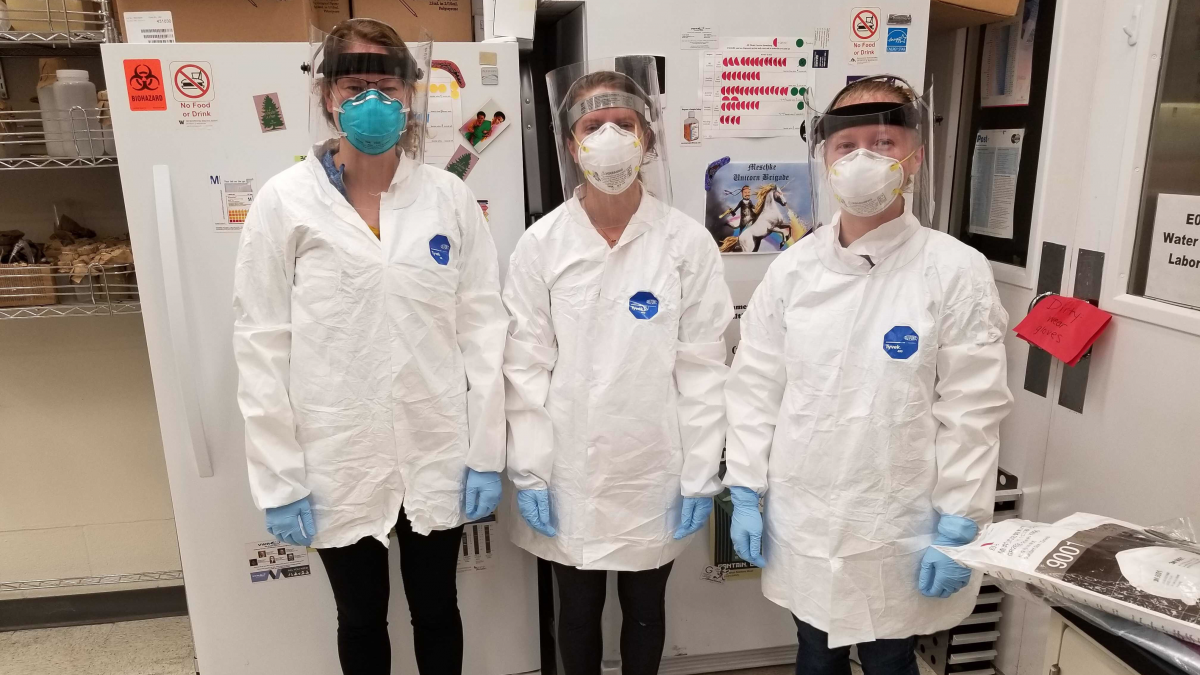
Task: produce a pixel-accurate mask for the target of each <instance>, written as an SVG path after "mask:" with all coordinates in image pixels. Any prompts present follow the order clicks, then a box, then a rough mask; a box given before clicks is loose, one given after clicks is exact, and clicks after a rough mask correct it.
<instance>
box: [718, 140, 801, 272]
mask: <svg viewBox="0 0 1200 675" xmlns="http://www.w3.org/2000/svg"><path fill="white" fill-rule="evenodd" d="M808 181H809V177H808V164H807V163H804V162H730V161H729V160H728V159H725V160H724V161H717V162H713V164H712V165H710V166H709V171H708V175H707V176H706V180H705V189H706V190H707V193H708V196H707V198H706V200H705V207H704V226H705V227H707V228H708V231H709V232H710V233H711V234H712V236H713V239H715V240H716V242H717V246H718V247H719V248H720V249H721V252H722V253H776V252H779V251H782V250H784V249H786V248H787V247H789V246H791V245H792V244H794V243H796V242H797V241H799V240H800V238H801V237H803V236H804V235H806V234H808V232H809V230H810V229H812V224H811V221H812V215H811V214H812V208H811V203H812V195H811V193H810V191H809V182H808Z"/></svg>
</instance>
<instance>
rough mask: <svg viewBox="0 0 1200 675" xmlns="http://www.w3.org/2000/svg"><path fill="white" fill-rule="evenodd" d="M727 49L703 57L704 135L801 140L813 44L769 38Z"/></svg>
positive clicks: (746, 40) (728, 43)
mask: <svg viewBox="0 0 1200 675" xmlns="http://www.w3.org/2000/svg"><path fill="white" fill-rule="evenodd" d="M721 44H722V47H721V49H720V50H718V51H711V52H702V53H701V54H700V101H701V118H700V129H701V136H704V137H705V138H729V137H770V136H799V135H800V129H801V127H802V126H803V125H804V94H805V92H806V91H807V90H808V85H809V79H808V78H809V67H810V65H811V63H810V62H811V60H812V56H813V54H812V50H811V49H810V48H809V45H810V44H811V42H810V41H809V40H806V39H804V38H799V37H767V38H737V39H731V40H724V39H723V40H722V41H721ZM735 45H736V46H735Z"/></svg>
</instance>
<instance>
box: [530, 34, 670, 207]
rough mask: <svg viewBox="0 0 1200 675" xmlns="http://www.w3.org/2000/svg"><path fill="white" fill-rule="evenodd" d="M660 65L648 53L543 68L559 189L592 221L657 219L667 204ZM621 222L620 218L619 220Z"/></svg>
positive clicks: (668, 195) (666, 172) (667, 179)
mask: <svg viewBox="0 0 1200 675" xmlns="http://www.w3.org/2000/svg"><path fill="white" fill-rule="evenodd" d="M658 85H659V83H658V70H657V68H656V66H655V61H654V57H653V56H618V57H615V58H608V59H597V60H594V61H587V62H583V63H575V64H572V65H569V66H563V67H562V68H557V69H555V70H552V71H550V72H549V73H547V74H546V86H547V89H548V90H549V95H550V106H551V110H552V111H553V115H554V138H555V142H556V144H557V147H558V163H559V174H560V175H561V176H562V186H563V196H564V197H565V198H566V199H568V200H570V199H571V198H572V197H575V198H578V200H579V203H580V204H581V205H582V206H583V208H584V211H585V212H586V213H587V214H588V216H589V217H590V218H591V220H592V222H593V224H597V225H600V224H605V223H612V222H614V221H617V220H622V219H623V218H626V217H630V215H629V214H630V213H632V214H633V215H632V218H633V219H645V220H660V219H662V218H665V217H666V216H667V214H668V213H669V211H670V208H671V175H670V172H669V170H668V168H667V158H666V148H665V147H664V146H665V145H666V139H667V135H666V130H665V129H664V127H663V119H662V107H661V101H660V96H659V86H658ZM620 224H624V223H620Z"/></svg>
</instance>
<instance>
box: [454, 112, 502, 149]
mask: <svg viewBox="0 0 1200 675" xmlns="http://www.w3.org/2000/svg"><path fill="white" fill-rule="evenodd" d="M463 112H464V113H466V112H467V111H466V110H464V111H463ZM467 114H470V113H467ZM470 115H471V116H470V117H469V118H467V120H466V121H465V122H463V125H462V126H461V127H459V128H458V132H459V133H460V134H462V135H463V138H465V139H467V143H470V144H471V149H472V150H474V151H475V152H476V153H480V152H483V151H484V150H485V149H486V148H487V146H489V145H491V144H492V141H494V140H496V137H497V136H499V135H500V133H501V132H502V131H504V130H505V129H507V128H508V113H507V112H505V111H504V110H501V109H500V106H499V104H497V103H496V101H495V100H493V99H488V102H487V103H484V104H483V107H481V108H479V109H478V110H477V111H476V112H475V113H474V114H470Z"/></svg>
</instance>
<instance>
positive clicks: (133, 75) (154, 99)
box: [125, 59, 167, 111]
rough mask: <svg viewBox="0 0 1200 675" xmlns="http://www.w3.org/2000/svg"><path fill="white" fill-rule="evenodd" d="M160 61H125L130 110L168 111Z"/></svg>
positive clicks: (126, 87)
mask: <svg viewBox="0 0 1200 675" xmlns="http://www.w3.org/2000/svg"><path fill="white" fill-rule="evenodd" d="M164 88H165V85H164V83H163V77H162V64H161V63H159V61H158V59H125V89H126V91H128V92H129V109H130V110H139V111H140V110H166V109H167V97H166V92H165V91H164Z"/></svg>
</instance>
